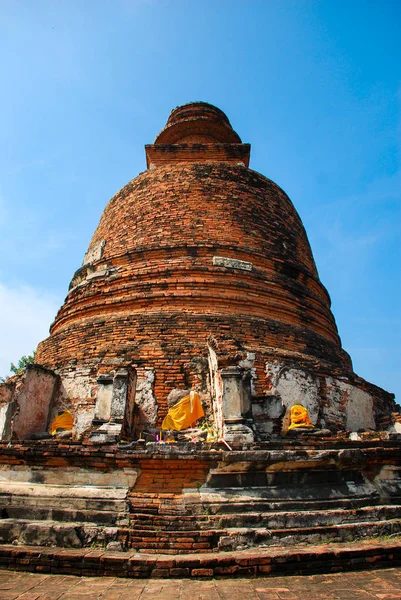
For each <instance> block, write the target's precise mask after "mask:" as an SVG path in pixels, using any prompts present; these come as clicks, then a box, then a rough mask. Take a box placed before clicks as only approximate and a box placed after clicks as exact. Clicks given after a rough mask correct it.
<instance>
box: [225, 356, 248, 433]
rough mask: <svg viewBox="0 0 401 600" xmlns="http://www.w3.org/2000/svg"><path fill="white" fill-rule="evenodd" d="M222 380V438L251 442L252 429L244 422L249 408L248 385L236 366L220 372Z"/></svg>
mask: <svg viewBox="0 0 401 600" xmlns="http://www.w3.org/2000/svg"><path fill="white" fill-rule="evenodd" d="M220 375H221V379H222V382H223V422H224V438H225V439H226V440H227V442H240V443H243V442H253V440H254V436H253V431H252V429H250V427H248V425H246V424H245V417H246V416H247V413H249V409H250V404H251V403H250V385H249V381H248V380H247V379H245V380H244V379H243V375H242V371H241V369H239V368H238V367H235V366H233V367H227V368H225V369H222V370H221V372H220Z"/></svg>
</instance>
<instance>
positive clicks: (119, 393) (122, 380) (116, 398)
mask: <svg viewBox="0 0 401 600" xmlns="http://www.w3.org/2000/svg"><path fill="white" fill-rule="evenodd" d="M135 380H136V374H135V373H134V372H131V371H128V370H127V369H118V370H117V371H116V372H115V373H108V374H101V375H99V377H98V379H97V383H98V389H97V395H96V404H95V413H94V418H93V421H92V425H94V426H95V427H97V429H95V430H94V431H92V433H91V439H92V440H94V441H98V442H108V441H117V440H118V439H119V438H120V437H121V434H122V432H123V431H124V433H125V435H127V436H130V435H132V432H133V427H134V405H135Z"/></svg>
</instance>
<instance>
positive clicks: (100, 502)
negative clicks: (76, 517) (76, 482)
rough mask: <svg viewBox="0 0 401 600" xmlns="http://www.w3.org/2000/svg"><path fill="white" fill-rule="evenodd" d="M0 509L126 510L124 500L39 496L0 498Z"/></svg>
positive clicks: (2, 496)
mask: <svg viewBox="0 0 401 600" xmlns="http://www.w3.org/2000/svg"><path fill="white" fill-rule="evenodd" d="M0 506H1V508H4V507H7V506H15V507H18V506H23V507H25V508H26V509H27V510H29V509H31V508H33V509H34V508H54V509H56V508H59V509H63V508H65V507H68V508H71V509H75V510H98V511H114V510H117V511H122V510H124V511H125V510H126V508H127V502H126V501H125V499H121V500H120V499H117V500H112V499H109V498H101V497H99V498H79V497H77V498H65V497H57V496H51V497H47V496H44V497H40V496H12V495H10V496H4V495H1V496H0Z"/></svg>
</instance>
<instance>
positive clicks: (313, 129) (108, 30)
mask: <svg viewBox="0 0 401 600" xmlns="http://www.w3.org/2000/svg"><path fill="white" fill-rule="evenodd" d="M400 22H401V3H400V2H399V0H395V1H391V0H383V1H382V2H380V3H379V2H378V1H374V2H373V1H370V0H363V1H362V0H361V1H360V0H351V1H350V0H347V1H343V0H260V1H259V0H213V1H211V0H196V1H195V0H108V1H106V0H58V1H57V0H52V1H50V0H35V1H33V0H1V1H0V31H1V35H0V57H1V69H0V78H1V90H2V91H1V94H0V120H1V123H0V131H1V133H0V136H1V140H0V141H1V143H0V375H5V374H6V373H7V371H8V366H9V363H10V361H14V362H15V361H17V360H18V358H19V357H20V356H21V355H22V354H26V353H30V352H31V351H32V350H33V349H34V347H35V346H36V345H37V343H38V342H39V341H40V340H41V339H43V338H44V337H46V336H47V331H48V327H49V324H50V322H51V321H52V319H53V318H54V316H55V313H56V311H57V309H58V307H59V305H60V304H61V303H62V302H63V299H64V297H65V295H66V292H67V288H68V284H69V281H70V279H71V276H72V274H73V273H74V271H75V270H76V269H77V268H78V267H79V266H80V264H81V262H82V258H83V255H84V253H85V251H86V248H87V246H88V243H89V241H90V238H91V236H92V234H93V231H94V229H95V228H96V225H97V223H98V221H99V218H100V215H101V213H102V210H103V209H104V207H105V205H106V203H107V201H108V199H109V198H110V197H111V196H112V195H113V194H114V193H115V192H116V191H117V190H118V189H120V188H121V187H122V186H123V185H125V184H126V183H127V182H128V181H129V180H130V179H132V178H133V177H135V176H136V175H137V174H138V173H140V172H141V171H143V170H145V155H144V149H143V146H144V144H145V143H152V142H153V140H154V138H155V136H156V134H157V133H158V132H159V131H160V129H162V127H163V126H164V124H165V122H166V120H167V117H168V115H169V112H170V111H171V109H172V108H174V107H175V106H177V105H180V104H183V103H185V102H189V101H194V100H203V101H207V102H210V103H212V104H216V105H217V106H218V107H220V108H221V109H222V110H224V111H225V112H226V113H227V115H228V117H229V119H230V120H231V123H232V125H233V127H234V128H235V129H236V130H237V131H238V133H239V135H240V136H241V137H242V139H243V141H244V142H250V143H251V144H252V153H251V167H252V168H253V169H255V170H257V171H260V172H262V173H263V174H264V175H266V176H267V177H269V178H271V179H273V180H274V181H276V182H277V183H278V184H279V185H280V186H281V187H282V188H283V189H284V190H285V191H286V192H287V193H288V194H289V196H290V198H291V199H292V201H293V202H294V204H295V207H296V208H297V210H298V212H299V213H300V215H301V218H302V219H303V222H304V225H305V227H306V230H307V232H308V235H309V239H310V242H311V246H312V249H313V253H314V256H315V260H316V263H317V267H318V270H319V273H320V277H321V280H322V282H323V284H324V285H325V286H326V287H327V289H328V291H329V293H330V295H331V298H332V308H333V312H334V315H335V318H336V321H337V325H338V328H339V333H340V336H341V338H342V341H343V346H344V348H345V349H346V350H347V351H348V352H349V353H350V354H351V357H352V359H353V362H354V369H355V371H356V372H357V373H358V374H359V375H361V376H362V377H364V378H366V379H367V380H369V381H372V382H373V383H376V384H377V385H380V386H382V387H384V388H385V389H387V390H389V391H392V392H395V393H396V394H397V396H398V401H400V397H401V377H400V371H401V301H400V297H401V250H400V229H401V206H400V205H401V169H400V146H401V142H400V136H401V127H400V104H401V77H400V76H401V42H400Z"/></svg>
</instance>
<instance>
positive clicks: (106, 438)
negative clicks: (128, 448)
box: [89, 423, 122, 444]
mask: <svg viewBox="0 0 401 600" xmlns="http://www.w3.org/2000/svg"><path fill="white" fill-rule="evenodd" d="M121 428H122V424H121V423H104V425H102V426H101V427H99V429H96V430H95V431H92V433H91V434H90V436H89V439H90V441H91V442H95V443H98V444H105V443H108V444H114V443H115V442H118V440H119V439H120V437H121Z"/></svg>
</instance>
